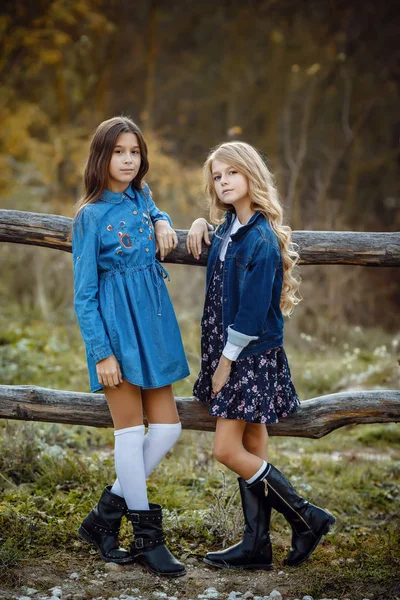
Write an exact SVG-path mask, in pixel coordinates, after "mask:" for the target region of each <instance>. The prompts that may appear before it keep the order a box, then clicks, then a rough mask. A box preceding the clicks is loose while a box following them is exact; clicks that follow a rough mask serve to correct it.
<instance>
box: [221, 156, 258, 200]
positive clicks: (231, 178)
mask: <svg viewBox="0 0 400 600" xmlns="http://www.w3.org/2000/svg"><path fill="white" fill-rule="evenodd" d="M211 172H212V178H213V181H214V188H215V192H216V194H217V196H218V199H219V200H221V202H223V203H224V204H231V205H232V206H235V205H238V204H240V205H242V206H243V205H246V204H247V203H248V204H251V201H250V198H249V184H248V180H247V177H246V176H245V175H243V173H239V172H238V171H237V170H236V169H235V168H234V167H232V166H230V165H229V164H228V163H225V162H222V161H221V160H213V162H212V164H211Z"/></svg>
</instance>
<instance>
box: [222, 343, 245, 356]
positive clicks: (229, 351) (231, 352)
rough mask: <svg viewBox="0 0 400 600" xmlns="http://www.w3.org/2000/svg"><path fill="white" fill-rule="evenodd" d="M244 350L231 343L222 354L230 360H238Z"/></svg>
mask: <svg viewBox="0 0 400 600" xmlns="http://www.w3.org/2000/svg"><path fill="white" fill-rule="evenodd" d="M242 350H243V347H242V346H236V344H232V343H231V342H226V344H225V348H224V349H223V351H222V354H223V355H224V356H225V358H228V359H229V360H236V359H237V358H238V356H239V354H240V353H241V351H242Z"/></svg>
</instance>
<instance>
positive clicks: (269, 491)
mask: <svg viewBox="0 0 400 600" xmlns="http://www.w3.org/2000/svg"><path fill="white" fill-rule="evenodd" d="M263 481H264V485H265V495H266V499H267V502H268V504H269V505H270V506H272V508H274V509H275V510H277V511H278V512H280V513H282V514H283V516H284V517H285V519H286V520H287V521H288V523H289V524H290V526H291V528H292V546H291V548H290V550H289V553H288V555H287V557H286V559H285V561H284V563H285V564H286V565H288V566H290V567H297V566H298V565H301V564H302V563H303V562H305V561H306V560H307V559H308V558H309V557H310V556H311V554H312V553H313V552H314V550H315V548H316V547H317V546H318V544H319V542H320V541H321V538H322V536H323V535H325V534H326V533H328V531H329V530H330V528H331V527H332V525H333V524H334V523H335V521H336V519H335V517H334V516H333V515H331V514H330V513H329V512H327V511H326V510H323V509H322V508H319V507H318V506H314V505H313V504H311V503H310V502H307V500H304V498H302V497H301V496H299V494H298V493H297V492H296V491H295V489H294V488H293V486H292V485H291V483H290V482H289V481H288V480H287V479H286V477H284V475H282V473H281V472H280V471H278V469H276V468H275V467H274V466H272V465H269V471H268V472H267V474H266V475H265V476H264V477H263ZM250 487H251V486H250Z"/></svg>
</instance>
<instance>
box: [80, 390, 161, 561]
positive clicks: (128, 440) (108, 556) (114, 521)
mask: <svg viewBox="0 0 400 600" xmlns="http://www.w3.org/2000/svg"><path fill="white" fill-rule="evenodd" d="M105 394H106V399H107V403H108V406H109V409H110V412H111V415H112V418H113V421H114V427H115V434H116V435H115V467H116V471H117V473H118V476H119V478H120V480H121V482H122V486H123V489H124V492H122V489H121V487H120V486H119V484H118V481H117V484H118V489H117V490H114V488H112V489H110V487H111V486H107V487H106V488H105V489H104V490H103V493H102V495H101V498H100V500H99V502H98V503H97V504H96V506H95V507H94V508H93V509H92V510H91V511H90V513H89V514H88V515H87V516H86V517H85V518H84V520H83V522H82V524H81V526H80V527H79V529H78V533H79V535H80V537H81V538H82V539H83V540H85V541H86V542H89V543H91V544H94V545H95V546H96V547H97V549H98V551H99V554H100V556H101V558H102V559H103V560H105V561H113V562H119V563H125V562H131V561H132V560H133V557H132V555H131V553H130V552H128V551H127V550H124V549H123V548H120V547H119V543H118V533H119V529H120V525H121V519H122V517H123V515H124V514H126V511H127V504H128V506H129V507H130V508H147V509H148V508H149V506H148V502H147V492H146V479H145V474H144V461H143V437H144V427H143V418H142V410H143V409H142V400H141V395H140V389H139V388H137V387H136V386H132V385H131V384H129V383H128V382H126V381H124V383H122V384H121V385H120V386H119V387H118V388H116V389H113V388H106V389H105ZM121 496H124V498H125V499H124V498H122V497H121Z"/></svg>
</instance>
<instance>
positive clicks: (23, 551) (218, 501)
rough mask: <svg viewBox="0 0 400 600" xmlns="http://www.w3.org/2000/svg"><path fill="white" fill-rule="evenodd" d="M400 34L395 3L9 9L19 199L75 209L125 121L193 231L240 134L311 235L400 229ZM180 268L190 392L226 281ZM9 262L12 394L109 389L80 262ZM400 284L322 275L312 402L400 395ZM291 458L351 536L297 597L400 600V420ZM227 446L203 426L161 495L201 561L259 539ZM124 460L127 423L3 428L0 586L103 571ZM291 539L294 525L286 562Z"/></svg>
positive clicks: (306, 387) (153, 486) (286, 452)
mask: <svg viewBox="0 0 400 600" xmlns="http://www.w3.org/2000/svg"><path fill="white" fill-rule="evenodd" d="M399 39H400V4H399V3H398V2H393V1H389V0H381V1H380V2H375V1H372V0H364V1H363V2H360V1H358V0H356V1H352V2H350V1H347V2H346V1H343V0H329V1H328V0H325V1H322V0H302V1H301V2H298V1H295V0H280V1H278V0H240V1H238V0H230V1H228V0H220V1H215V0H214V1H211V0H202V1H200V2H194V1H193V0H174V1H167V0H140V1H135V0H119V1H117V0H108V1H106V0H30V1H29V2H26V1H24V0H3V2H2V4H1V8H0V123H1V127H0V208H3V209H16V210H22V211H33V212H43V213H56V214H62V215H65V216H72V215H73V207H74V203H75V202H76V200H77V199H78V198H79V195H80V193H81V189H82V187H81V184H82V174H83V169H84V164H85V160H86V157H87V152H88V147H89V142H90V138H91V136H92V135H93V132H94V130H95V128H96V127H97V125H98V124H99V123H100V122H101V121H102V120H104V119H107V118H109V117H111V116H113V115H116V114H124V115H129V116H131V117H132V118H133V119H134V120H135V121H136V122H137V123H138V124H139V125H140V126H141V128H142V130H143V132H144V134H145V137H146V140H147V142H148V145H149V151H150V172H149V174H148V182H149V184H150V186H151V188H152V191H153V196H154V198H155V200H156V203H157V204H158V205H159V207H160V208H162V209H164V210H167V211H168V212H169V213H170V214H171V216H172V218H173V221H174V226H175V227H176V228H179V229H188V228H189V226H190V224H191V222H192V220H193V218H195V217H198V216H199V215H206V209H205V207H204V204H203V192H202V180H201V165H202V163H203V160H204V159H205V157H206V155H207V153H208V150H209V149H210V148H211V147H212V146H214V145H216V144H218V143H220V142H223V141H225V140H231V139H241V140H244V141H247V142H249V143H251V144H254V145H255V146H256V147H257V148H258V149H259V150H260V151H261V152H262V153H263V154H264V156H265V157H266V159H267V161H268V164H269V166H270V167H271V169H272V171H273V172H274V173H275V175H276V180H277V184H278V187H279V191H280V194H281V198H282V201H283V204H284V207H285V212H286V222H287V223H288V224H290V225H291V227H292V228H293V229H294V230H296V229H297V230H298V229H311V230H349V231H351V230H353V231H399V230H400V178H399V171H400V152H399V138H400V113H399V96H400V94H399V92H400V46H399ZM166 266H167V268H168V270H169V272H170V275H171V283H170V284H169V290H170V293H171V296H172V299H173V302H174V306H175V308H176V312H177V316H178V319H179V322H180V326H181V330H182V334H183V338H184V343H185V348H186V351H187V356H188V359H189V362H190V366H191V375H190V377H188V378H187V379H186V380H184V381H182V382H179V383H178V384H177V385H176V386H174V387H175V393H176V395H181V396H185V395H191V390H192V384H193V381H194V378H195V376H196V374H197V370H198V367H199V362H200V358H199V354H200V331H199V321H200V316H201V312H202V305H203V297H204V296H203V294H204V278H205V269H204V268H200V267H189V266H182V265H166ZM0 271H1V286H0V383H1V384H6V385H7V384H8V385H19V384H33V385H40V386H44V387H50V388H58V389H69V390H81V391H88V377H87V368H86V361H85V353H84V346H83V342H82V339H81V336H80V333H79V330H78V325H77V323H76V319H75V315H74V311H73V281H72V260H71V256H70V255H69V254H67V253H65V252H59V251H54V250H49V249H45V248H38V247H34V246H23V245H18V244H0ZM398 273H399V270H398V269H394V268H381V269H380V268H366V267H355V266H312V267H310V266H305V267H303V268H302V269H301V275H302V278H303V284H302V294H303V297H304V301H303V302H302V303H301V304H300V305H299V307H298V308H297V309H296V311H295V314H294V316H293V317H292V318H291V319H289V320H287V322H286V330H285V331H286V334H285V335H286V350H287V353H288V356H289V361H290V365H291V369H292V373H293V377H294V382H295V385H296V388H297V389H298V392H299V395H300V397H301V398H302V399H307V398H311V397H313V396H317V395H322V394H327V393H330V392H335V391H341V390H346V389H350V388H352V389H373V388H379V387H381V388H382V387H383V388H392V389H394V388H398V387H399V383H400V374H399V368H398V365H397V354H398V346H399V342H400V328H399V322H398V314H399V301H400V278H399V276H398ZM271 446H272V448H271V452H272V461H273V462H275V459H276V461H277V464H279V465H280V466H281V468H283V470H284V471H285V473H287V474H288V475H289V477H293V481H296V482H297V484H298V485H299V486H300V489H302V490H303V491H304V492H306V493H307V495H308V494H310V499H311V500H312V501H314V502H316V503H317V504H321V505H323V506H329V507H330V508H331V510H333V511H334V512H335V514H336V515H337V516H338V517H340V519H338V521H339V529H338V532H337V533H336V534H334V536H333V541H327V542H326V543H325V544H324V545H322V546H321V548H320V549H319V550H318V551H317V553H316V556H317V558H315V559H313V561H311V562H310V563H307V565H306V567H305V568H304V569H303V568H302V569H300V571H299V570H298V571H296V573H295V574H294V573H293V575H292V576H290V578H289V579H285V578H286V574H285V575H281V579H282V581H284V582H285V583H284V584H282V585H286V586H287V589H289V586H291V587H290V589H291V590H292V591H293V593H295V592H296V597H300V596H299V594H300V592H301V591H302V592H303V593H304V592H306V591H308V592H309V593H312V594H313V596H314V597H317V594H320V595H318V597H322V596H321V595H322V593H325V596H324V597H326V596H327V594H330V595H329V597H333V595H332V594H335V597H338V598H339V597H342V596H343V594H346V597H350V593H352V591H354V590H356V591H357V595H356V596H353V595H351V598H352V599H353V597H357V598H363V597H365V596H366V593H367V591H368V593H369V595H368V597H369V598H371V599H372V598H373V599H376V598H382V599H385V600H388V598H394V597H398V596H399V595H400V590H399V586H398V577H397V579H396V573H398V572H399V556H400V548H399V540H400V536H399V531H398V514H399V506H400V505H399V501H400V487H399V475H400V433H399V427H398V425H396V424H394V423H393V424H389V425H387V426H385V425H375V426H373V425H371V426H359V427H354V428H345V429H344V430H343V429H342V430H339V431H338V432H334V433H331V434H330V435H329V436H328V437H327V438H324V439H323V440H317V441H314V440H304V439H293V438H290V439H280V440H276V438H275V440H274V441H273V444H271ZM211 447H212V441H211V437H210V434H204V433H198V432H197V433H192V432H184V434H183V436H182V438H181V440H180V442H179V444H178V447H177V449H176V450H175V451H174V453H173V454H172V455H171V457H170V458H169V459H168V458H167V459H166V460H165V461H163V463H162V465H161V467H160V469H158V470H157V472H156V473H155V475H154V477H153V476H152V478H151V480H150V483H149V490H150V492H151V495H152V498H153V500H154V501H156V502H158V501H160V502H161V503H162V504H163V505H164V506H165V507H166V511H165V517H166V524H167V527H168V528H169V529H170V530H171V531H170V535H169V539H170V541H171V544H172V549H173V550H174V551H177V552H178V553H179V555H181V556H182V557H183V558H187V557H188V556H192V555H193V556H201V555H202V554H203V553H204V552H205V551H206V549H209V548H210V547H212V546H213V547H220V546H221V544H223V543H224V544H228V543H231V542H232V541H234V540H235V539H237V536H238V532H239V531H240V527H241V525H238V520H237V515H238V513H237V511H236V504H237V497H236V499H235V497H234V490H236V481H235V477H234V475H233V474H232V473H229V472H228V471H227V470H225V471H224V472H223V474H222V475H221V470H220V468H219V467H218V465H216V463H215V461H214V460H213V457H212V452H211ZM112 448H113V433H112V431H111V430H106V431H103V430H100V429H95V428H85V427H72V426H71V427H67V426H60V425H57V424H53V425H45V424H34V423H17V422H12V421H9V422H8V421H5V420H1V422H0V477H1V479H0V492H1V493H2V502H1V504H0V580H3V581H5V582H6V583H7V584H9V585H10V586H14V587H20V585H21V584H22V583H25V584H29V585H30V586H32V585H33V586H34V587H40V589H47V588H48V587H50V582H49V581H48V580H47V579H45V575H46V576H47V574H43V577H41V575H40V573H39V570H40V568H41V567H40V566H41V565H42V567H43V573H44V571H45V570H48V572H49V573H50V574H51V576H53V574H54V572H55V571H54V569H57V568H59V569H61V570H62V569H66V570H65V573H64V571H63V574H62V577H65V574H67V577H69V573H70V572H71V571H68V568H70V567H65V565H66V564H70V563H69V562H68V561H70V560H72V559H73V560H74V561H76V560H78V559H79V560H81V564H80V566H79V567H76V566H74V567H71V568H72V569H73V570H76V569H77V568H79V569H82V571H83V570H84V569H88V572H90V573H91V575H90V576H88V577H89V579H93V573H97V572H98V571H97V570H96V569H98V568H99V569H101V568H102V567H99V561H97V560H96V557H94V556H91V558H90V562H88V558H87V549H86V548H85V547H83V545H82V544H81V543H80V542H79V541H78V540H77V538H76V534H75V530H76V527H77V526H78V523H79V522H80V520H81V519H82V517H83V516H84V514H85V513H86V512H87V511H88V510H89V508H90V507H91V506H92V504H93V503H94V502H95V501H96V499H97V497H98V495H99V494H100V491H101V488H102V486H104V485H105V484H106V483H110V481H112V477H113V476H114V468H113V461H112ZM297 484H296V485H297ZM232 500H234V502H233V503H232ZM178 511H179V516H180V519H179V521H177V520H176V514H177V512H178ZM235 511H236V512H235ZM285 527H286V525H285V523H284V522H283V520H282V521H279V518H278V519H277V520H276V521H274V523H273V528H274V533H273V536H274V537H273V542H274V552H275V547H277V555H278V559H277V560H276V564H277V565H278V564H280V562H279V561H280V560H281V559H282V558H283V556H284V554H285V552H286V549H287V544H288V541H289V537H288V536H289V532H288V531H287V528H286V529H285ZM125 539H127V534H126V532H125ZM53 549H56V551H57V555H56V559H55V560H54V555H53V554H52V552H53ZM63 557H64V558H65V557H66V558H65V561H64V563H63V562H62V561H63V560H64V558H63ZM71 557H72V558H71ZM74 564H75V563H74ZM21 565H22V569H21V568H20V567H21ZM43 565H44V566H43ZM84 565H85V566H84ZM33 567H35V569H33ZM280 573H281V574H282V573H283V571H281V572H280ZM278 575H279V574H278ZM211 576H212V577H213V576H214V574H211V575H210V577H211ZM274 577H276V573H274ZM147 579H148V580H149V578H147ZM54 581H56V579H54ZM60 581H61V580H60ZM149 581H150V580H149ZM212 583H213V584H214V582H212ZM281 583H282V582H281ZM52 585H54V583H53V584H52ZM149 585H150V583H149ZM221 585H222V583H221ZM228 585H229V583H227V584H226V586H228ZM279 585H280V584H279ZM46 586H47V588H46ZM205 587H206V585H205ZM239 587H240V586H239V583H238V585H237V588H235V589H239ZM261 588H262V586H261V584H260V589H261ZM246 589H247V588H246ZM279 589H281V588H279ZM282 589H283V588H282ZM371 590H375V591H371ZM388 590H389V591H390V590H391V591H392V592H393V595H390V593H389V591H388ZM0 591H1V590H0ZM242 591H245V589H243V590H242ZM100 593H101V594H102V595H103V590H101V592H95V591H93V593H92V592H90V594H89V592H88V594H89V595H86V592H83V591H82V596H79V597H82V598H86V597H95V596H96V595H97V596H98V595H99V594H100ZM188 593H189V592H188ZM196 593H197V592H196ZM109 594H110V595H111V594H112V595H113V596H115V593H114V589H112V590H111V588H110V591H109ZM13 597H15V596H13ZM105 597H107V596H105ZM180 597H181V596H180ZM187 597H196V596H193V592H190V593H189V596H187ZM293 597H294V596H293ZM343 597H344V596H343ZM182 598H183V596H182Z"/></svg>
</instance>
